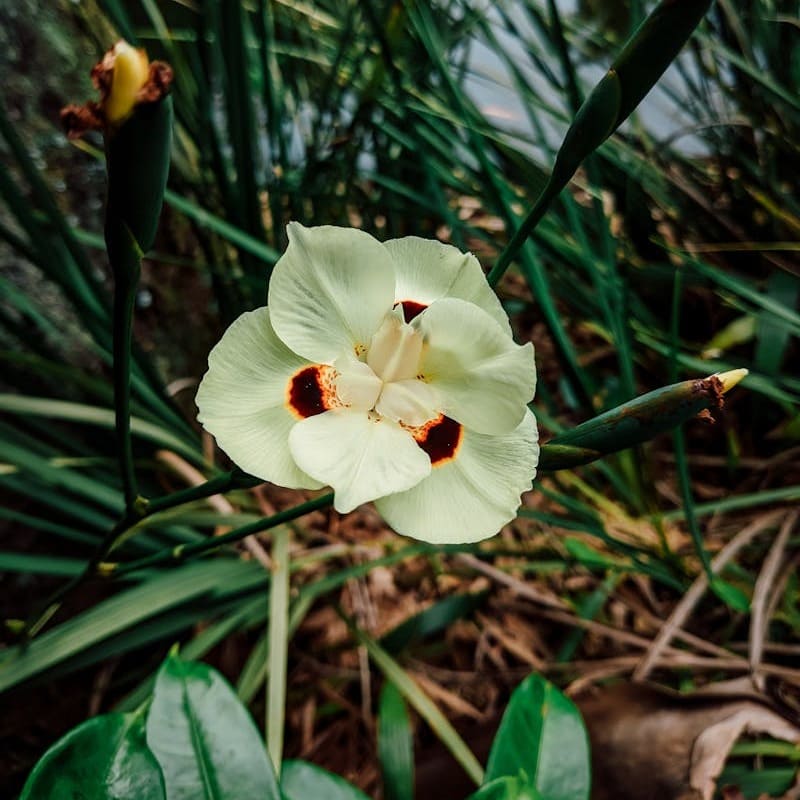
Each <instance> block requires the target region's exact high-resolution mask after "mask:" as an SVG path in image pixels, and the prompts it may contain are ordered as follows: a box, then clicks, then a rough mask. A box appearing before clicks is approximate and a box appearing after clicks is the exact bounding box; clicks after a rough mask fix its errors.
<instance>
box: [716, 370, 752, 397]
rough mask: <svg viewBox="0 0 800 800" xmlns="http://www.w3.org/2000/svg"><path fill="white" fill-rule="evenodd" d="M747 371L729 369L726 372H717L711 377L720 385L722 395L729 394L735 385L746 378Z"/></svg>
mask: <svg viewBox="0 0 800 800" xmlns="http://www.w3.org/2000/svg"><path fill="white" fill-rule="evenodd" d="M748 372H749V370H746V369H731V370H728V371H727V372H718V373H717V374H716V375H713V376H712V377H714V378H716V379H717V380H718V381H719V382H720V383H721V384H722V389H721V391H722V394H725V393H726V392H729V391H730V390H731V389H733V387H734V386H736V384H737V383H739V382H740V381H742V380H744V379H745V377H747V374H748Z"/></svg>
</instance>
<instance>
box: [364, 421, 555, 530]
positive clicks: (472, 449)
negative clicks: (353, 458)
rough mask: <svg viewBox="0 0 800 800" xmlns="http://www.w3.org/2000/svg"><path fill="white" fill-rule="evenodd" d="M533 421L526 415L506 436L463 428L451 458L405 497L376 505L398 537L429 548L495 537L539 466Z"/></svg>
mask: <svg viewBox="0 0 800 800" xmlns="http://www.w3.org/2000/svg"><path fill="white" fill-rule="evenodd" d="M538 438H539V435H538V431H537V428H536V420H535V418H534V416H533V414H532V413H531V412H530V411H528V412H526V414H525V417H524V419H523V420H522V422H521V423H520V424H519V425H518V426H517V428H516V429H515V430H513V431H512V432H511V433H506V434H502V435H500V436H487V435H484V434H481V433H475V432H474V431H470V430H469V429H466V428H465V429H464V431H463V439H462V441H461V444H460V446H459V449H458V451H457V453H456V455H455V457H454V458H453V459H452V460H450V461H447V462H446V463H443V464H442V465H441V466H438V467H434V468H433V469H432V470H431V474H430V475H429V476H428V477H427V478H425V480H423V481H421V482H420V483H418V484H417V485H416V486H415V487H413V488H412V489H409V490H408V491H405V492H399V493H397V494H392V495H389V496H388V497H382V498H379V499H378V500H376V501H375V507H376V508H377V509H378V511H379V512H380V514H381V516H383V518H384V519H385V520H386V522H388V523H389V525H391V526H392V528H394V529H395V530H396V531H397V532H398V533H402V534H404V535H406V536H413V537H414V538H415V539H422V540H423V541H426V542H432V543H434V544H459V543H464V542H477V541H480V540H481V539H486V538H487V537H489V536H494V534H496V533H497V532H498V531H499V530H500V529H501V528H502V527H503V525H505V524H506V523H508V522H510V521H511V520H512V519H514V517H515V516H516V513H517V508H518V507H519V504H520V495H521V494H522V493H523V492H525V491H527V490H528V489H530V488H531V482H532V480H533V478H534V477H535V475H536V465H537V464H538V462H539V444H538Z"/></svg>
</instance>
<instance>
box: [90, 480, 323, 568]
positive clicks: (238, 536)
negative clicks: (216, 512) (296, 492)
mask: <svg viewBox="0 0 800 800" xmlns="http://www.w3.org/2000/svg"><path fill="white" fill-rule="evenodd" d="M332 502H333V493H332V492H331V493H329V494H324V495H322V496H320V497H317V498H315V499H314V500H308V501H307V502H305V503H301V504H300V505H299V506H294V507H293V508H287V509H286V511H279V512H278V513H277V514H273V515H272V516H271V517H266V518H265V519H260V520H258V521H257V522H251V523H250V524H249V525H243V526H242V527H241V528H235V529H234V530H232V531H230V532H229V533H226V534H224V535H223V536H215V537H214V538H213V539H208V540H207V541H204V542H195V543H194V544H180V545H178V546H177V547H169V548H166V549H165V550H162V551H160V552H158V553H155V554H154V555H152V556H148V557H146V558H140V559H138V560H137V561H129V562H127V563H124V564H101V565H99V569H98V574H100V575H102V576H104V577H116V576H118V575H127V574H129V573H131V572H135V571H137V570H140V569H146V568H149V567H159V566H162V565H163V564H173V563H178V562H180V561H183V560H184V559H186V558H189V557H190V556H198V555H206V554H207V553H211V552H213V551H214V550H219V549H220V548H221V547H224V546H225V545H228V544H233V543H234V542H239V541H241V540H242V539H246V538H247V537H248V536H252V535H253V534H254V533H261V531H266V530H269V529H270V528H275V527H276V526H278V525H283V524H284V523H285V522H291V521H292V520H295V519H298V518H299V517H302V516H305V515H306V514H310V513H311V512H312V511H317V510H318V509H321V508H326V507H327V506H329V505H330V504H331V503H332Z"/></svg>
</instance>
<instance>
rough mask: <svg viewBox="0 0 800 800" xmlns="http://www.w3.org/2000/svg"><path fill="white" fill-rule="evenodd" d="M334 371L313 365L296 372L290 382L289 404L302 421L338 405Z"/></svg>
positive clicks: (321, 365)
mask: <svg viewBox="0 0 800 800" xmlns="http://www.w3.org/2000/svg"><path fill="white" fill-rule="evenodd" d="M333 373H334V370H333V369H332V368H331V367H327V366H325V365H323V364H313V365H312V366H310V367H304V368H303V369H301V370H300V372H296V373H295V374H294V375H293V376H292V377H291V379H290V380H289V387H288V393H287V394H288V397H287V403H288V406H289V409H290V411H291V412H292V413H293V414H294V415H295V416H296V417H299V418H300V419H306V417H313V416H316V415H317V414H322V413H323V412H325V411H327V410H328V409H329V408H332V407H333V406H334V405H336V390H335V387H334V385H333Z"/></svg>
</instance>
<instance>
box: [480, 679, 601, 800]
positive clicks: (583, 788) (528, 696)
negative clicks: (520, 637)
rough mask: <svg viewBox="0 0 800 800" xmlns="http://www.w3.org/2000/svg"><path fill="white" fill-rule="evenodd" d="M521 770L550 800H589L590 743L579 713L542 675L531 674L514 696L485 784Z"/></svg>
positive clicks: (512, 775)
mask: <svg viewBox="0 0 800 800" xmlns="http://www.w3.org/2000/svg"><path fill="white" fill-rule="evenodd" d="M521 772H524V773H525V774H527V775H528V776H530V782H531V784H532V785H533V786H534V787H535V789H536V790H537V791H538V792H539V794H540V795H541V796H542V797H544V798H547V800H587V798H588V797H589V787H590V783H591V778H590V761H589V742H588V738H587V735H586V729H585V728H584V726H583V720H582V719H581V715H580V713H579V712H578V709H577V708H576V707H575V706H574V705H573V703H572V702H571V701H570V700H569V699H568V698H566V697H565V696H564V695H563V694H561V692H559V691H558V689H556V687H555V686H553V685H552V684H551V683H548V681H546V680H545V679H544V678H542V677H541V676H540V675H530V676H529V677H528V678H526V679H525V680H524V681H523V682H522V683H521V684H520V685H519V686H518V687H517V688H516V689H515V690H514V693H513V694H512V695H511V701H510V702H509V704H508V707H507V708H506V711H505V714H503V719H502V721H501V722H500V728H499V729H498V731H497V736H496V737H495V740H494V743H493V745H492V750H491V752H490V754H489V763H488V764H487V766H486V782H487V783H488V782H490V781H492V780H495V779H497V778H502V777H504V776H510V777H517V776H518V775H519V774H520V773H521ZM500 796H502V795H500Z"/></svg>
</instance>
